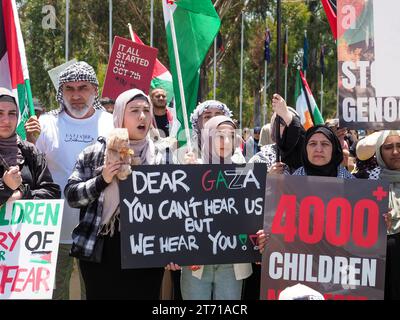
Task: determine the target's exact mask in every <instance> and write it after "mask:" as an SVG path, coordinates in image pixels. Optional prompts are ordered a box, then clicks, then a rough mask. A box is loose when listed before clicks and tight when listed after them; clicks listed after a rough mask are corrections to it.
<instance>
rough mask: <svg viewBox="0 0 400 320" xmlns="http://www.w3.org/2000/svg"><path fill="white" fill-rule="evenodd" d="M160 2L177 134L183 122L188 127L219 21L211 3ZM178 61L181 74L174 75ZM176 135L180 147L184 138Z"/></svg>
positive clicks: (206, 0)
mask: <svg viewBox="0 0 400 320" xmlns="http://www.w3.org/2000/svg"><path fill="white" fill-rule="evenodd" d="M162 3H163V12H164V23H165V30H166V33H167V43H168V56H169V61H170V67H171V73H172V79H173V83H174V92H175V102H176V104H175V109H176V115H177V118H178V120H179V122H180V124H181V125H180V130H179V132H182V131H183V130H184V128H185V127H184V124H185V123H186V125H187V126H188V127H189V125H190V124H189V117H190V114H191V113H192V112H193V110H194V109H195V107H196V104H197V95H198V89H199V82H200V73H199V69H200V67H201V65H202V63H203V61H204V59H205V57H206V54H207V52H208V50H209V48H210V46H211V45H212V44H213V41H214V38H215V37H216V36H217V34H218V31H219V27H220V25H221V20H220V18H219V16H218V13H217V12H216V11H215V8H214V5H213V4H212V2H211V0H179V1H173V0H163V2H162ZM171 18H172V19H173V20H171ZM172 21H173V22H174V26H175V28H174V29H175V37H176V48H175V49H177V56H175V50H174V42H173V38H174V37H173V36H174V35H173V32H172V23H171V22H172ZM178 59H179V62H180V69H181V70H180V71H181V74H178V71H177V63H176V61H177V60H178ZM179 81H181V82H182V86H183V91H184V100H185V105H186V110H184V108H183V103H182V101H181V95H180V88H179V85H178V83H179ZM185 114H186V116H185ZM179 132H178V140H179V142H180V144H181V145H182V144H184V143H185V142H186V139H185V138H184V136H185V135H183V136H182V135H180V134H179Z"/></svg>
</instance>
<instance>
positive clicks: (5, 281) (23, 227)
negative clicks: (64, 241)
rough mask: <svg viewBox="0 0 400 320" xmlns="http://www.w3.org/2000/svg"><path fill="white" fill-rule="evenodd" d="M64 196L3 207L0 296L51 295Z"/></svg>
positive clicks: (0, 242)
mask: <svg viewBox="0 0 400 320" xmlns="http://www.w3.org/2000/svg"><path fill="white" fill-rule="evenodd" d="M63 206H64V200H21V201H15V202H7V203H6V204H4V205H3V206H1V207H0V300H3V299H51V298H52V294H53V286H54V277H55V272H56V264H57V254H58V244H59V239H60V228H61V221H62V214H63Z"/></svg>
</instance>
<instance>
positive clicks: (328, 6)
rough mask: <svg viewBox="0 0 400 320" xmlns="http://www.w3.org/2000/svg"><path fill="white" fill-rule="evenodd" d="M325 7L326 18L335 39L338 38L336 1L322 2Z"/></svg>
mask: <svg viewBox="0 0 400 320" xmlns="http://www.w3.org/2000/svg"><path fill="white" fill-rule="evenodd" d="M321 2H322V5H323V7H324V10H325V13H326V17H327V18H328V22H329V25H330V27H331V30H332V34H333V37H334V38H335V39H336V38H337V28H336V23H337V14H336V0H321Z"/></svg>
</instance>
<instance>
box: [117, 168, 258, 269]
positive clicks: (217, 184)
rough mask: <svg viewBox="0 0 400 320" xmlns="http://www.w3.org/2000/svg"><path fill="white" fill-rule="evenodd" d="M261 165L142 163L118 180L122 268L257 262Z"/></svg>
mask: <svg viewBox="0 0 400 320" xmlns="http://www.w3.org/2000/svg"><path fill="white" fill-rule="evenodd" d="M265 179H266V168H265V165H263V164H256V165H254V166H253V165H252V166H249V167H237V166H234V165H184V166H177V165H176V166H174V165H172V166H161V167H159V166H139V167H137V168H136V170H135V171H134V172H133V173H132V176H131V177H130V178H128V179H127V180H125V181H121V182H120V201H121V247H122V267H123V268H144V267H160V266H165V265H166V264H168V263H170V262H171V261H173V262H175V263H177V264H180V265H182V266H183V265H192V264H214V263H240V262H254V261H260V254H259V252H258V246H257V236H256V232H257V231H258V230H260V229H262V223H263V213H264V193H265Z"/></svg>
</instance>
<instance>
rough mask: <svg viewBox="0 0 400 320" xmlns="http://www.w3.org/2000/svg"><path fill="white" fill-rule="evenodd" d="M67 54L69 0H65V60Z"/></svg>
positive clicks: (66, 59)
mask: <svg viewBox="0 0 400 320" xmlns="http://www.w3.org/2000/svg"><path fill="white" fill-rule="evenodd" d="M68 56H69V0H65V62H67V61H68Z"/></svg>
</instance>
